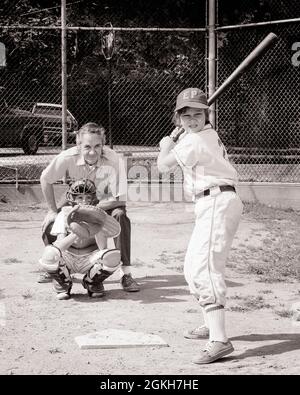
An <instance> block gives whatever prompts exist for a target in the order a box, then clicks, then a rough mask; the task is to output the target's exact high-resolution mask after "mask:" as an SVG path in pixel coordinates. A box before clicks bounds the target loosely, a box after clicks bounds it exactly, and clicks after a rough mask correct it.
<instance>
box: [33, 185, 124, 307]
mask: <svg viewBox="0 0 300 395" xmlns="http://www.w3.org/2000/svg"><path fill="white" fill-rule="evenodd" d="M66 198H67V201H68V203H69V205H68V206H64V207H63V208H62V210H61V211H60V213H59V214H58V215H57V217H56V220H55V222H54V225H53V228H52V231H51V234H52V235H53V236H57V239H56V241H55V242H54V243H53V244H50V245H47V246H46V247H45V249H44V251H43V254H42V257H41V259H40V260H39V262H40V264H41V266H42V268H43V269H44V270H45V271H46V272H47V273H48V274H49V275H50V276H51V278H52V282H53V286H54V290H55V291H56V293H57V298H58V299H60V300H64V299H69V298H70V293H71V289H72V285H73V283H72V277H71V275H72V274H75V273H80V274H84V277H83V280H82V285H83V287H84V288H85V289H86V290H87V292H88V295H89V296H90V297H93V298H96V297H102V296H103V295H104V294H105V290H104V286H103V281H104V280H106V279H107V278H108V277H109V276H110V275H111V274H112V273H114V272H115V271H116V270H117V269H118V268H119V267H120V266H121V256H120V251H119V250H118V249H109V248H107V239H108V238H110V237H116V236H118V235H119V233H120V225H119V223H118V222H117V221H116V220H115V219H114V218H113V217H111V216H109V215H108V214H106V212H105V211H104V210H102V209H101V208H100V207H97V206H95V204H96V202H97V198H96V188H95V185H94V183H93V182H92V181H91V180H88V179H84V180H80V181H76V182H74V183H73V184H72V185H71V186H70V188H69V190H68V192H67V194H66Z"/></svg>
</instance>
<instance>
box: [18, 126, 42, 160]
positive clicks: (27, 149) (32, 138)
mask: <svg viewBox="0 0 300 395" xmlns="http://www.w3.org/2000/svg"><path fill="white" fill-rule="evenodd" d="M22 148H23V151H24V153H25V154H26V155H34V154H36V153H37V150H38V149H39V139H38V136H37V134H35V133H30V132H28V131H27V132H26V133H24V136H23V139H22Z"/></svg>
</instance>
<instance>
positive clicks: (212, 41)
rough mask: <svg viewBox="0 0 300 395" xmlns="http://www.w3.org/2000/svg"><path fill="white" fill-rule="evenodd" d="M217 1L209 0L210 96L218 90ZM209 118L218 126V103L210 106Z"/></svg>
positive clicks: (208, 83)
mask: <svg viewBox="0 0 300 395" xmlns="http://www.w3.org/2000/svg"><path fill="white" fill-rule="evenodd" d="M216 1H217V0H208V81H207V85H208V97H211V96H212V95H213V94H214V92H215V90H216V30H215V29H216ZM209 120H210V123H211V124H212V126H213V128H216V104H215V103H213V104H212V105H211V106H210V114H209Z"/></svg>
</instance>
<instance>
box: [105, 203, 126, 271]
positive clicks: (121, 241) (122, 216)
mask: <svg viewBox="0 0 300 395" xmlns="http://www.w3.org/2000/svg"><path fill="white" fill-rule="evenodd" d="M106 212H107V214H109V215H111V216H112V217H114V218H115V219H116V220H117V221H118V222H119V224H120V227H121V232H120V234H119V236H118V237H115V238H114V243H115V247H116V248H117V249H118V250H120V252H121V261H122V263H123V266H130V247H131V223H130V219H129V218H128V217H127V213H126V207H125V206H120V207H117V208H114V209H112V210H107V211H106Z"/></svg>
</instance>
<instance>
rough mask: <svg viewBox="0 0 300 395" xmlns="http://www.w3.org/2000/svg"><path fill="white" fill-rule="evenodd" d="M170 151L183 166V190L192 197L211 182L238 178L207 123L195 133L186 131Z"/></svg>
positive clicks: (221, 144) (212, 184)
mask: <svg viewBox="0 0 300 395" xmlns="http://www.w3.org/2000/svg"><path fill="white" fill-rule="evenodd" d="M172 152H173V153H174V155H175V157H176V160H177V162H178V164H179V166H180V167H181V168H182V171H183V174H184V188H185V191H186V193H187V194H188V195H190V196H192V197H193V196H195V194H197V193H200V192H203V190H205V189H208V188H211V187H213V186H218V185H226V184H227V185H236V184H237V182H238V179H237V172H236V170H235V168H234V167H233V166H232V165H231V163H230V162H229V160H228V155H227V152H226V149H225V147H224V145H223V143H222V141H221V140H220V138H219V136H218V134H217V132H216V131H215V130H214V129H212V127H211V126H210V125H206V126H205V127H204V128H203V129H202V130H201V131H200V132H198V133H186V134H185V135H184V136H183V137H182V138H181V139H180V140H179V142H178V143H177V145H176V146H175V147H174V148H173V150H172Z"/></svg>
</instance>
